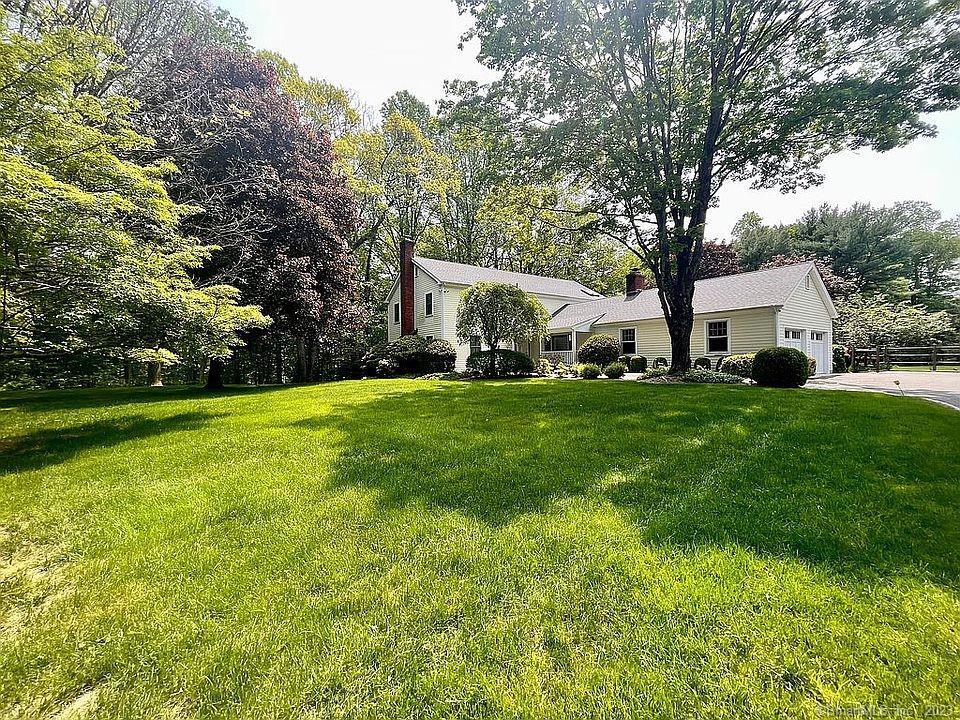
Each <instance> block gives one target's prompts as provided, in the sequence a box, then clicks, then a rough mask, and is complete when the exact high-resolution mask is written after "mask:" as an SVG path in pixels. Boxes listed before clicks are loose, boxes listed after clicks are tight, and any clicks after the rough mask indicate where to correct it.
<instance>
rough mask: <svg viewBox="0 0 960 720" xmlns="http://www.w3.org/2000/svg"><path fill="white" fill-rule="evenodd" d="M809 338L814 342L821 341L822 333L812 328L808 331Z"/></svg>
mask: <svg viewBox="0 0 960 720" xmlns="http://www.w3.org/2000/svg"><path fill="white" fill-rule="evenodd" d="M810 339H811V340H813V341H814V342H823V333H822V332H816V331H815V330H813V331H811V332H810Z"/></svg>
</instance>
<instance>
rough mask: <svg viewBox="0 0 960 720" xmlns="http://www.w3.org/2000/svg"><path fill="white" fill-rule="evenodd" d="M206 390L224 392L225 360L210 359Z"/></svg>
mask: <svg viewBox="0 0 960 720" xmlns="http://www.w3.org/2000/svg"><path fill="white" fill-rule="evenodd" d="M203 389H204V390H223V360H222V359H220V358H213V357H212V358H210V367H209V368H207V384H206V385H204V386H203Z"/></svg>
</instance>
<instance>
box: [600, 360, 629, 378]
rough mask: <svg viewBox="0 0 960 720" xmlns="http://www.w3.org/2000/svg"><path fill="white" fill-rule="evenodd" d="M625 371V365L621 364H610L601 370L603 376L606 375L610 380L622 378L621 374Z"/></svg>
mask: <svg viewBox="0 0 960 720" xmlns="http://www.w3.org/2000/svg"><path fill="white" fill-rule="evenodd" d="M626 371H627V367H626V365H624V364H623V363H621V362H615V363H610V364H609V365H607V366H606V367H605V368H604V369H603V374H604V375H606V376H607V377H608V378H610V379H611V380H617V379H619V378H622V377H623V374H624V373H625V372H626Z"/></svg>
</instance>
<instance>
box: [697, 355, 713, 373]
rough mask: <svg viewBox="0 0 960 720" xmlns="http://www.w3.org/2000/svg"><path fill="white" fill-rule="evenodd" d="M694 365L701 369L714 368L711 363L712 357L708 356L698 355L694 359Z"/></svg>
mask: <svg viewBox="0 0 960 720" xmlns="http://www.w3.org/2000/svg"><path fill="white" fill-rule="evenodd" d="M693 366H694V367H695V368H699V369H701V370H711V369H712V368H713V365H712V364H711V363H710V358H708V357H698V358H697V359H696V360H695V361H694V363H693Z"/></svg>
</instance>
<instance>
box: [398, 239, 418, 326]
mask: <svg viewBox="0 0 960 720" xmlns="http://www.w3.org/2000/svg"><path fill="white" fill-rule="evenodd" d="M415 332H416V328H415V327H414V320H413V240H401V241H400V334H401V335H413V334H414V333H415Z"/></svg>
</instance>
